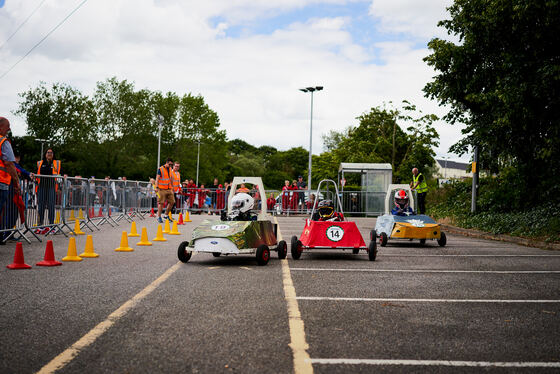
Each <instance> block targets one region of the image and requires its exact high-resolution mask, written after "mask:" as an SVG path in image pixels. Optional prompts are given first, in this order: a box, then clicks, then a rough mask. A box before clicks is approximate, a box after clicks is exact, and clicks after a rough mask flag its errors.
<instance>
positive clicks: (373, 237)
mask: <svg viewBox="0 0 560 374" xmlns="http://www.w3.org/2000/svg"><path fill="white" fill-rule="evenodd" d="M369 240H377V231H375V230H371V231H370V232H369Z"/></svg>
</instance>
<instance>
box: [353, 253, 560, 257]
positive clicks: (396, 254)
mask: <svg viewBox="0 0 560 374" xmlns="http://www.w3.org/2000/svg"><path fill="white" fill-rule="evenodd" d="M364 256H365V255H364ZM380 256H382V257H560V255H528V254H521V255H490V254H481V255H415V254H406V253H394V254H392V253H379V254H378V255H377V257H380Z"/></svg>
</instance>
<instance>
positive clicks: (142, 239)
mask: <svg viewBox="0 0 560 374" xmlns="http://www.w3.org/2000/svg"><path fill="white" fill-rule="evenodd" d="M136 245H152V242H150V241H149V240H148V230H146V228H145V227H142V236H141V237H140V241H139V242H138V244H136Z"/></svg>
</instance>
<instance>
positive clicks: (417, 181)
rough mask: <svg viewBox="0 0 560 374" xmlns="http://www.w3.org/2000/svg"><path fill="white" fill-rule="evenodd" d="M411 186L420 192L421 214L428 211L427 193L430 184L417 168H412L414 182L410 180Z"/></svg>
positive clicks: (419, 205) (419, 208) (419, 207)
mask: <svg viewBox="0 0 560 374" xmlns="http://www.w3.org/2000/svg"><path fill="white" fill-rule="evenodd" d="M410 188H411V189H412V191H416V192H417V193H418V211H419V213H420V214H424V213H425V212H426V195H427V194H428V184H427V183H426V178H424V176H423V175H422V173H419V172H418V169H417V168H413V169H412V182H410Z"/></svg>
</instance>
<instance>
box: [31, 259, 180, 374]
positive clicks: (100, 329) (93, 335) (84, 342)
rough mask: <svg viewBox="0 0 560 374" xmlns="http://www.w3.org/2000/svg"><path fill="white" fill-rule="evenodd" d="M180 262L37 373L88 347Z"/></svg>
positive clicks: (52, 369)
mask: <svg viewBox="0 0 560 374" xmlns="http://www.w3.org/2000/svg"><path fill="white" fill-rule="evenodd" d="M181 264H182V263H181V262H177V263H176V264H175V265H173V266H172V267H170V268H169V269H167V270H166V271H165V273H163V274H162V275H160V276H159V278H157V279H156V280H155V281H153V282H152V283H150V284H149V285H148V286H147V287H146V288H144V289H143V290H142V291H140V292H138V293H137V294H136V295H135V296H134V297H132V299H130V300H128V301H127V302H125V303H124V304H123V305H121V306H120V307H119V308H118V309H117V310H115V311H114V312H113V313H111V314H109V316H108V317H107V319H105V320H104V321H102V322H100V323H99V324H98V325H97V326H95V327H94V328H93V329H91V330H90V331H89V332H88V333H87V334H85V335H84V336H82V337H81V338H80V340H78V341H77V342H75V343H74V344H72V346H70V347H69V348H68V349H66V350H65V351H64V352H62V353H61V354H59V355H58V356H56V357H55V358H53V359H52V360H51V361H50V362H49V363H48V364H46V365H45V366H43V367H42V368H41V370H39V371H38V373H39V374H42V373H54V372H55V371H57V370H59V369H62V368H63V367H64V366H66V364H68V363H69V362H70V361H72V360H73V359H74V357H76V356H77V355H78V354H79V353H80V351H81V350H83V349H84V348H86V347H88V346H89V345H91V344H93V343H94V342H95V341H96V340H97V338H99V337H100V336H101V335H103V334H104V333H105V331H107V330H109V328H110V327H111V326H113V325H114V324H115V323H117V322H118V320H119V319H121V318H122V317H124V316H125V315H126V313H128V312H129V311H130V310H131V309H132V308H134V307H135V306H136V305H137V304H138V303H139V302H140V301H142V299H144V298H145V297H146V296H148V295H149V294H151V293H152V292H153V291H154V290H155V289H156V288H157V287H158V286H159V285H160V284H162V283H163V282H165V280H167V278H169V277H170V276H171V274H173V273H174V272H175V271H177V269H179V267H180V266H181Z"/></svg>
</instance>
